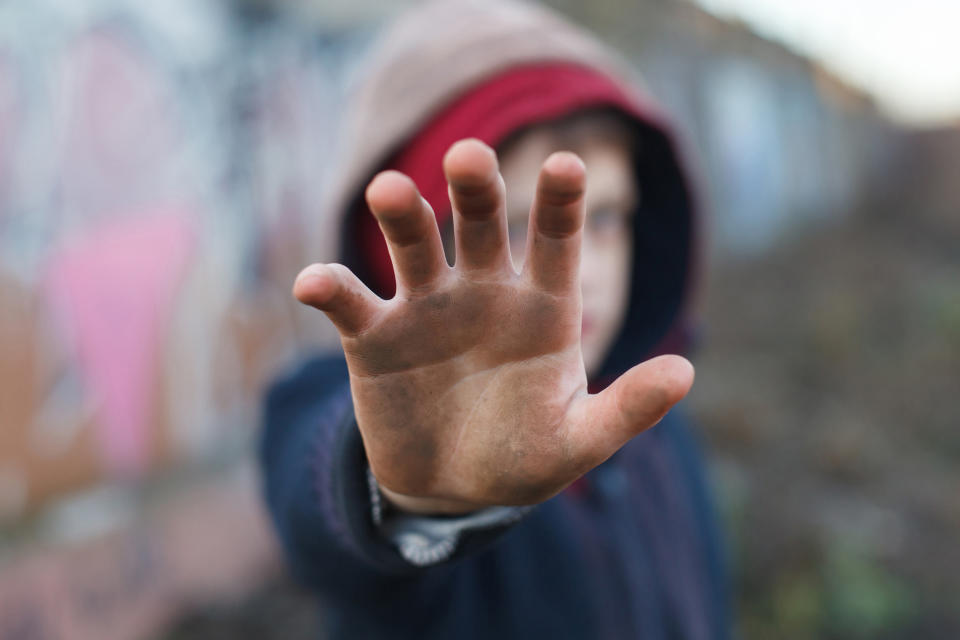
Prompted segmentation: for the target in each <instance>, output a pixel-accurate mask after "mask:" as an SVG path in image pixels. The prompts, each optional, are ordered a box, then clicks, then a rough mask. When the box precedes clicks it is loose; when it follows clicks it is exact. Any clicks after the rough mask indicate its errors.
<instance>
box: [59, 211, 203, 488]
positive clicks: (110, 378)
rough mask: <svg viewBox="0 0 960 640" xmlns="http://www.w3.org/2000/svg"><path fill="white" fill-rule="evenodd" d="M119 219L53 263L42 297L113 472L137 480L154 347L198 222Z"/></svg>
mask: <svg viewBox="0 0 960 640" xmlns="http://www.w3.org/2000/svg"><path fill="white" fill-rule="evenodd" d="M119 218H120V221H119V222H115V223H113V224H111V225H107V226H105V227H102V228H100V229H98V230H96V231H94V232H92V233H89V234H87V235H85V236H84V237H83V238H82V239H79V240H78V241H77V242H75V243H73V244H71V245H70V246H67V247H65V248H64V249H62V250H61V251H60V252H59V253H58V254H57V255H56V256H55V257H54V258H53V260H52V261H51V264H50V268H49V271H48V273H47V282H46V293H47V295H48V299H49V301H50V303H51V306H52V308H53V310H54V313H55V314H56V315H57V316H58V317H59V319H60V321H61V324H62V326H63V329H64V331H65V335H66V337H67V339H68V341H69V342H70V344H71V346H72V347H73V349H74V355H75V357H76V364H77V367H78V369H79V371H80V373H81V375H82V378H83V380H84V383H85V385H86V388H87V390H88V393H89V394H90V395H91V397H92V398H93V399H94V400H95V402H96V406H97V407H98V411H99V413H98V425H99V431H98V438H97V440H98V443H99V447H100V453H101V455H102V459H103V461H104V463H105V465H106V467H107V469H108V471H110V472H112V473H115V474H136V473H139V472H142V471H143V470H145V468H146V467H147V465H148V464H149V460H150V419H151V410H152V408H153V404H152V401H153V400H154V395H155V394H154V390H155V388H156V384H155V382H156V379H157V369H158V364H159V363H158V360H159V357H158V355H159V353H160V343H161V341H162V340H163V337H164V333H165V330H166V328H167V325H168V323H169V319H170V314H171V312H172V307H173V304H174V301H175V294H176V292H177V289H178V287H179V284H180V282H181V279H182V276H183V274H184V271H185V268H186V266H187V260H188V258H189V257H190V255H191V253H192V250H193V247H194V243H195V230H194V228H193V226H192V225H191V224H190V222H189V221H190V220H195V219H197V218H196V216H195V215H192V214H191V212H189V211H186V210H183V209H180V208H168V209H158V210H152V211H147V212H141V214H140V215H126V216H119Z"/></svg>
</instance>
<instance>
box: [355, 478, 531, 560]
mask: <svg viewBox="0 0 960 640" xmlns="http://www.w3.org/2000/svg"><path fill="white" fill-rule="evenodd" d="M367 484H368V486H369V489H370V507H371V518H372V519H373V523H374V524H375V525H376V527H377V528H378V529H379V531H380V534H381V535H382V536H383V537H384V538H385V539H386V540H387V541H389V542H390V543H391V544H392V545H393V546H394V547H396V549H397V551H399V552H400V555H401V556H403V558H404V560H406V561H407V562H409V563H410V564H412V565H415V566H418V567H426V566H430V565H434V564H439V563H441V562H444V561H446V560H449V559H451V558H452V557H453V556H454V554H455V553H456V551H457V547H458V545H459V543H460V541H461V539H462V538H463V537H464V536H466V535H469V534H472V533H476V532H484V531H494V530H505V529H507V528H508V527H509V526H511V525H513V524H515V523H516V522H518V521H519V520H521V519H522V518H523V517H524V516H525V515H526V514H527V513H529V512H530V510H531V509H533V507H507V506H502V507H500V506H498V507H488V508H486V509H480V510H479V511H474V512H473V513H468V514H465V515H462V516H455V517H447V516H444V517H430V516H422V515H418V514H410V513H396V512H394V513H385V509H384V498H383V495H382V494H381V492H380V486H379V485H378V484H377V479H376V478H375V477H374V475H373V472H371V471H370V468H369V467H367Z"/></svg>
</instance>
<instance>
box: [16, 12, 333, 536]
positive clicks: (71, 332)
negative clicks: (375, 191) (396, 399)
mask: <svg viewBox="0 0 960 640" xmlns="http://www.w3.org/2000/svg"><path fill="white" fill-rule="evenodd" d="M162 4H163V6H162V7H159V6H154V5H153V4H152V3H151V4H150V6H147V3H133V2H121V1H110V2H106V1H102V2H94V1H87V2H83V3H75V4H74V3H70V4H68V3H61V2H56V1H53V0H51V1H41V2H35V3H8V4H6V5H4V6H3V7H0V318H2V323H0V424H2V427H3V428H2V430H0V520H2V521H4V522H8V523H9V522H11V521H15V520H16V519H18V518H21V517H23V516H24V515H25V514H28V513H30V510H31V508H32V507H34V506H36V505H38V504H41V503H44V502H45V501H46V500H47V499H49V498H50V497H52V496H55V495H60V494H62V493H64V492H68V491H71V490H74V489H78V488H82V487H85V486H90V485H92V484H95V483H96V482H98V481H101V480H102V481H107V482H111V481H121V482H122V481H128V480H136V479H138V478H142V477H145V476H147V475H149V474H150V473H152V472H154V471H156V470H157V469H159V468H163V467H166V466H168V465H169V464H171V463H173V462H186V463H188V464H189V463H190V461H195V460H202V459H204V458H205V457H208V456H211V455H222V454H223V452H224V451H229V450H231V449H233V450H238V449H240V448H242V447H244V446H245V444H246V443H247V442H248V441H249V439H250V437H251V434H252V431H253V426H254V424H255V422H256V409H257V403H258V401H259V398H260V394H261V392H262V388H263V386H264V384H265V383H266V381H267V380H268V379H269V378H270V377H271V376H272V375H273V374H275V373H276V372H277V370H278V369H279V368H280V367H282V366H283V365H284V364H286V363H288V362H289V361H290V360H291V358H293V357H294V356H295V353H296V351H297V349H298V348H303V345H305V344H311V343H312V342H313V341H314V339H315V336H311V335H309V334H310V330H309V328H308V329H306V330H305V329H304V327H303V326H302V325H303V324H304V323H299V325H300V326H299V327H298V321H297V314H298V311H297V310H296V309H295V308H294V307H293V305H292V303H291V301H290V296H289V286H290V282H292V279H293V275H294V274H295V273H296V272H297V270H298V269H299V268H300V266H302V264H304V263H305V262H306V261H307V260H308V258H311V259H315V258H317V257H319V256H315V255H314V254H313V253H312V252H311V244H312V242H313V241H315V240H316V239H317V236H318V234H320V233H322V230H317V229H312V228H311V224H310V222H311V218H312V216H313V214H314V213H315V212H314V211H313V210H312V207H314V206H315V203H316V202H318V201H319V197H320V193H321V191H322V184H323V180H322V178H323V175H324V173H325V172H324V167H325V165H326V163H328V162H329V161H328V159H327V158H326V157H324V150H327V149H329V148H330V141H331V138H332V136H333V133H334V129H333V127H332V125H331V124H330V123H332V122H334V121H335V114H336V110H337V108H338V104H339V94H340V89H339V87H340V86H341V85H342V77H341V76H342V75H343V74H344V73H345V71H344V69H345V67H344V66H343V65H338V64H331V62H330V61H331V60H332V59H333V58H334V57H336V56H340V57H341V58H342V57H343V51H344V47H348V46H350V45H349V42H347V44H344V43H343V39H342V38H341V41H340V42H338V43H335V44H329V43H328V42H326V41H325V40H324V39H323V37H322V34H320V35H318V34H317V33H316V32H315V31H309V30H307V29H306V28H304V27H300V28H298V27H297V25H296V24H291V23H284V22H283V21H282V20H276V19H275V20H270V21H264V20H260V21H258V20H257V19H256V17H253V18H251V17H250V16H246V15H244V14H242V13H240V12H239V11H238V10H237V9H236V8H235V5H234V4H232V3H225V2H224V3H204V4H203V5H202V6H200V5H196V4H195V3H190V2H182V1H181V2H171V3H162ZM281 34H282V37H281ZM308 229H309V231H310V232H309V233H307V232H305V231H306V230H308Z"/></svg>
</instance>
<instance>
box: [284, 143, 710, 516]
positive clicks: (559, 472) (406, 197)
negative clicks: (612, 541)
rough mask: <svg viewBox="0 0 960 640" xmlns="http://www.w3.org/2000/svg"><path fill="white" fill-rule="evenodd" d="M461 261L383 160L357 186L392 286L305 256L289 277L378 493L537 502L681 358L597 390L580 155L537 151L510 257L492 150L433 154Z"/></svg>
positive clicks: (671, 387)
mask: <svg viewBox="0 0 960 640" xmlns="http://www.w3.org/2000/svg"><path fill="white" fill-rule="evenodd" d="M443 168H444V172H445V174H446V177H447V181H448V183H449V185H450V198H451V203H452V205H453V212H454V218H453V219H454V234H455V240H456V249H457V251H456V265H455V266H454V267H450V266H448V264H447V262H446V260H445V258H444V254H443V248H442V243H441V240H440V234H439V231H438V229H437V224H436V221H435V217H434V214H433V212H432V211H431V209H430V206H429V205H428V204H427V202H426V201H425V200H424V199H423V198H422V197H421V196H420V195H419V193H418V192H417V189H416V186H415V185H414V184H413V182H412V181H411V180H410V179H409V178H407V177H406V176H403V175H402V174H399V173H396V172H384V173H381V174H380V175H378V176H377V177H376V178H374V180H373V181H372V182H371V183H370V185H369V187H368V188H367V193H366V196H367V201H368V203H369V205H370V208H371V210H372V211H373V213H374V215H375V216H376V218H377V220H378V222H379V224H380V227H381V229H382V230H383V233H384V235H385V236H386V239H387V244H388V247H389V250H390V255H391V258H392V260H393V264H394V270H395V272H396V276H397V294H396V296H395V297H394V298H392V299H391V300H386V301H385V300H382V299H380V298H379V297H377V296H376V295H374V294H373V293H372V292H371V291H370V290H369V289H368V288H367V287H366V286H365V285H363V283H361V282H360V281H359V279H357V278H356V276H354V275H353V274H352V273H351V272H350V271H349V270H348V269H346V268H345V267H343V266H341V265H336V264H330V265H320V264H317V265H312V266H310V267H308V268H307V269H305V270H304V271H303V272H302V273H301V274H300V276H299V277H298V278H297V282H296V284H295V285H294V293H295V295H296V296H297V298H298V299H299V300H301V301H302V302H304V303H306V304H309V305H311V306H314V307H316V308H318V309H320V310H322V311H324V312H325V313H326V314H327V316H328V317H329V318H330V319H331V320H332V321H333V323H334V324H335V325H336V327H337V328H338V330H339V332H340V335H341V341H342V344H343V349H344V353H345V354H346V359H347V365H348V368H349V371H350V381H351V390H352V394H353V402H354V408H355V413H356V417H357V424H358V426H359V427H360V432H361V436H362V438H363V443H364V447H365V449H366V453H367V457H368V460H369V461H370V466H371V470H372V471H373V473H374V475H375V476H376V478H377V480H378V482H379V483H380V484H381V486H382V487H383V489H384V492H385V493H386V494H387V496H388V497H389V498H390V499H391V500H392V501H394V502H395V503H397V504H398V505H400V506H401V507H404V508H407V509H409V510H413V511H421V512H459V511H467V510H470V509H476V508H478V507H482V506H487V505H494V504H532V503H536V502H539V501H542V500H544V499H546V498H549V497H550V496H552V495H554V494H556V493H557V492H559V491H560V490H562V489H563V488H564V487H566V486H567V485H568V484H570V483H571V482H572V481H574V480H575V479H576V478H578V477H579V476H580V475H582V474H583V473H585V472H587V471H589V470H590V469H591V468H593V467H594V466H596V465H598V464H600V463H601V462H603V461H604V460H606V459H607V458H608V457H610V456H611V455H612V454H613V453H614V452H616V451H617V449H619V448H620V447H621V446H623V444H625V443H626V442H627V441H628V440H629V439H630V438H631V437H633V436H634V435H636V434H637V433H639V432H641V431H643V430H645V429H647V428H649V427H651V426H652V425H654V424H655V423H656V422H657V421H658V420H659V419H660V418H661V417H662V416H663V415H664V414H665V413H666V412H667V411H668V410H669V409H670V407H671V406H673V404H675V403H676V402H677V401H679V400H680V399H681V398H682V397H683V396H684V395H685V394H686V393H687V391H688V390H689V388H690V385H691V384H692V381H693V370H692V367H691V366H690V364H689V363H688V362H687V361H686V360H684V359H683V358H680V357H678V356H663V357H660V358H655V359H653V360H650V361H647V362H645V363H643V364H640V365H638V366H636V367H634V368H633V369H631V370H630V371H628V372H627V373H625V374H624V375H623V376H621V377H620V378H619V379H618V380H617V381H616V382H615V383H614V384H613V385H611V386H610V387H609V388H608V389H607V390H605V391H604V392H602V393H600V394H596V395H590V394H588V393H587V379H586V375H585V372H584V366H583V359H582V356H581V353H580V312H581V300H580V279H579V262H580V242H581V235H582V227H583V220H584V197H583V196H584V191H585V170H584V167H583V164H582V162H581V161H580V159H579V158H577V157H576V156H575V155H573V154H571V153H565V152H561V153H555V154H553V155H552V156H550V157H549V158H548V159H547V160H546V161H545V162H544V164H543V167H542V168H541V171H540V176H539V181H538V185H537V193H536V198H535V201H534V204H533V207H532V210H531V215H530V227H529V230H528V234H527V249H526V259H525V261H524V265H523V268H522V269H521V271H520V273H517V271H516V270H515V269H514V267H513V262H512V260H511V256H510V251H509V243H508V236H507V223H506V212H505V210H504V206H505V205H504V185H503V180H502V178H501V177H500V174H499V171H498V168H497V161H496V156H495V154H494V152H493V151H492V150H491V149H490V148H489V147H487V146H485V145H484V144H482V143H481V142H479V141H476V140H463V141H461V142H458V143H457V144H455V145H454V146H453V147H451V149H450V151H448V153H447V155H446V157H445V158H444V167H443Z"/></svg>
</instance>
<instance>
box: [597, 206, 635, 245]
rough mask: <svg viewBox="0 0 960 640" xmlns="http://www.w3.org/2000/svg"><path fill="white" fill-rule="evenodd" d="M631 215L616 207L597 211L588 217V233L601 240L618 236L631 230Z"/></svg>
mask: <svg viewBox="0 0 960 640" xmlns="http://www.w3.org/2000/svg"><path fill="white" fill-rule="evenodd" d="M631 217H632V216H631V214H630V212H629V211H626V210H624V209H619V208H616V207H604V208H602V209H595V210H594V211H591V212H590V215H588V216H587V220H586V227H587V232H588V233H591V234H593V235H595V236H597V237H600V238H608V237H613V236H618V235H620V234H621V233H624V232H626V231H628V230H629V229H630V220H631Z"/></svg>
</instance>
